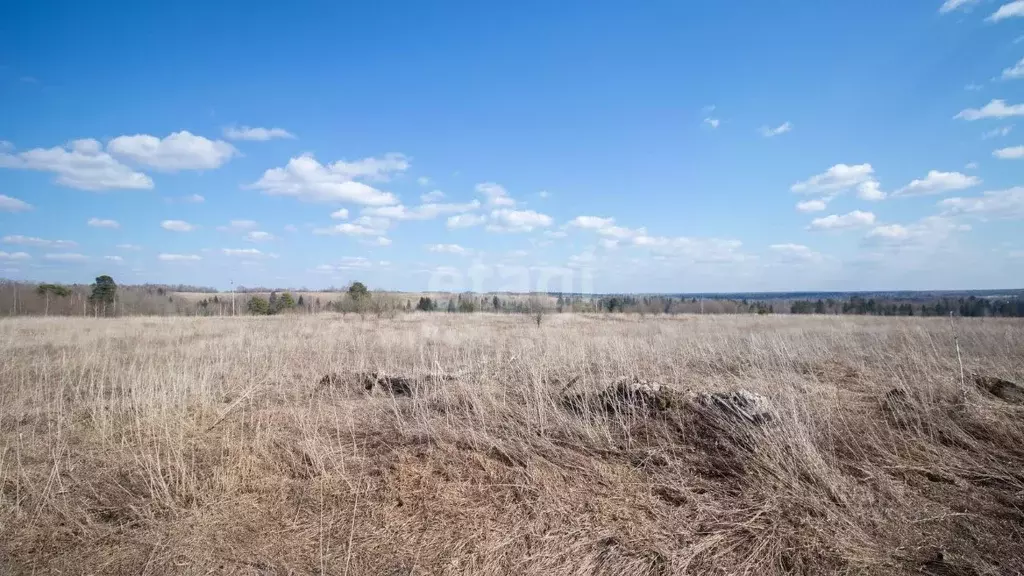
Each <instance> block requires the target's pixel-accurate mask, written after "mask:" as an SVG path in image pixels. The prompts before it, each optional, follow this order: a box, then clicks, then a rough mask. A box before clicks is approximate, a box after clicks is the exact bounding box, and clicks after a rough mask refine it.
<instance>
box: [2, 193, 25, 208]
mask: <svg viewBox="0 0 1024 576" xmlns="http://www.w3.org/2000/svg"><path fill="white" fill-rule="evenodd" d="M31 209H32V205H31V204H29V203H28V202H25V201H24V200H18V199H17V198H12V197H10V196H5V195H3V194H0V212H23V211H25V210H31Z"/></svg>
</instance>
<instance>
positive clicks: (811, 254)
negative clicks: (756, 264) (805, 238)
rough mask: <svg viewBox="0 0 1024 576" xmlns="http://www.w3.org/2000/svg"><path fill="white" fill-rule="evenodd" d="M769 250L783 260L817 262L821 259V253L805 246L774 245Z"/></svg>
mask: <svg viewBox="0 0 1024 576" xmlns="http://www.w3.org/2000/svg"><path fill="white" fill-rule="evenodd" d="M768 248H769V249H770V250H771V251H772V252H774V253H775V254H778V255H779V257H780V258H782V259H783V260H790V261H817V260H820V259H821V254H820V253H818V252H815V251H814V250H811V249H810V248H808V247H807V246H804V245H803V244H772V245H771V246H769V247H768Z"/></svg>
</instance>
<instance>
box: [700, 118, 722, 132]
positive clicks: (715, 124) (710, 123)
mask: <svg viewBox="0 0 1024 576" xmlns="http://www.w3.org/2000/svg"><path fill="white" fill-rule="evenodd" d="M704 123H705V124H707V125H708V126H710V127H711V129H712V130H714V129H716V128H718V125H719V124H721V123H722V121H721V120H719V119H718V118H712V117H710V116H709V117H707V118H705V119H704Z"/></svg>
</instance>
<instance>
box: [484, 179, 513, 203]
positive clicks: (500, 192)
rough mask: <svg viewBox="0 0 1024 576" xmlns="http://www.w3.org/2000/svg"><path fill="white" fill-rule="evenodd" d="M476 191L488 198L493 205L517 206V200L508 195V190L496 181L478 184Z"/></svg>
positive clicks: (488, 201)
mask: <svg viewBox="0 0 1024 576" xmlns="http://www.w3.org/2000/svg"><path fill="white" fill-rule="evenodd" d="M476 191H477V192H478V193H480V194H482V195H483V196H484V197H485V198H487V203H488V204H490V205H491V206H515V205H516V201H515V200H513V199H512V198H511V197H509V195H508V191H506V190H505V188H504V187H503V186H502V185H500V184H495V183H494V182H481V183H480V184H477V185H476Z"/></svg>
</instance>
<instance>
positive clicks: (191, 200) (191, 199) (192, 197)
mask: <svg viewBox="0 0 1024 576" xmlns="http://www.w3.org/2000/svg"><path fill="white" fill-rule="evenodd" d="M181 201H182V202H185V203H187V204H202V203H203V202H206V198H203V197H202V196H200V195H199V194H189V195H188V196H183V197H182V198H181Z"/></svg>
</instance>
